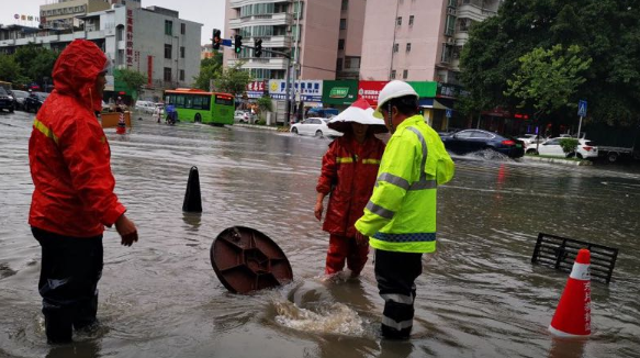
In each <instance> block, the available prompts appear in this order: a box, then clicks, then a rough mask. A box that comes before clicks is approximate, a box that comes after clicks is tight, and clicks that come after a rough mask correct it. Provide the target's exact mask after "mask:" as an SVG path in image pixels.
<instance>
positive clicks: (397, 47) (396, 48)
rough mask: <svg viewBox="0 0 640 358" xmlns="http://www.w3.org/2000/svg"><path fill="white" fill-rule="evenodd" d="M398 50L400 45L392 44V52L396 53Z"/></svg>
mask: <svg viewBox="0 0 640 358" xmlns="http://www.w3.org/2000/svg"><path fill="white" fill-rule="evenodd" d="M398 50H400V44H393V52H398Z"/></svg>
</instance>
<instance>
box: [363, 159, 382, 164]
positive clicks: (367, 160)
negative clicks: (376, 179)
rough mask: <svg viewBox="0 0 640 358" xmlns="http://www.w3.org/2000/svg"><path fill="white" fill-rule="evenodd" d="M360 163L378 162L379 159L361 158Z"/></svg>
mask: <svg viewBox="0 0 640 358" xmlns="http://www.w3.org/2000/svg"><path fill="white" fill-rule="evenodd" d="M362 164H378V165H379V164H380V159H362Z"/></svg>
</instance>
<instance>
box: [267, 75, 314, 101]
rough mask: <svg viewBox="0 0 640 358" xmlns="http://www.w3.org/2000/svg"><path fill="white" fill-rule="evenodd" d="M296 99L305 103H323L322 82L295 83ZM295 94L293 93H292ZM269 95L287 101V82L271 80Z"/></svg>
mask: <svg viewBox="0 0 640 358" xmlns="http://www.w3.org/2000/svg"><path fill="white" fill-rule="evenodd" d="M295 91H296V98H297V97H298V96H299V97H300V99H301V100H303V101H305V102H318V103H320V102H322V81H321V80H299V81H296V83H295ZM292 92H293V91H292ZM269 95H270V96H271V98H273V99H281V100H282V99H284V100H286V99H287V81H286V80H269Z"/></svg>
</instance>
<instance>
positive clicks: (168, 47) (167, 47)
mask: <svg viewBox="0 0 640 358" xmlns="http://www.w3.org/2000/svg"><path fill="white" fill-rule="evenodd" d="M172 50H173V49H172V48H171V45H167V44H165V45H164V58H168V59H171V52H172Z"/></svg>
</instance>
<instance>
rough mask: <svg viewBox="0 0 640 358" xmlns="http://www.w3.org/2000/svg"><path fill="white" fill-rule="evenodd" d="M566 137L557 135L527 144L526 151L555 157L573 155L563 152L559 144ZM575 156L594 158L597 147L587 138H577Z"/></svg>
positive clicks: (596, 154)
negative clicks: (540, 141)
mask: <svg viewBox="0 0 640 358" xmlns="http://www.w3.org/2000/svg"><path fill="white" fill-rule="evenodd" d="M565 138H566V137H557V138H551V139H549V140H546V141H544V142H543V143H540V144H539V145H536V144H535V143H534V144H532V145H530V146H528V147H527V150H526V153H527V154H540V155H549V156H555V157H568V156H573V154H572V153H571V154H569V155H567V154H565V153H564V151H563V150H562V146H560V141H561V140H562V139H565ZM576 152H577V157H578V158H580V159H583V158H596V157H597V156H598V147H596V146H595V145H594V144H593V143H592V142H591V141H590V140H588V139H584V138H582V139H579V140H578V148H577V150H576Z"/></svg>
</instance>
